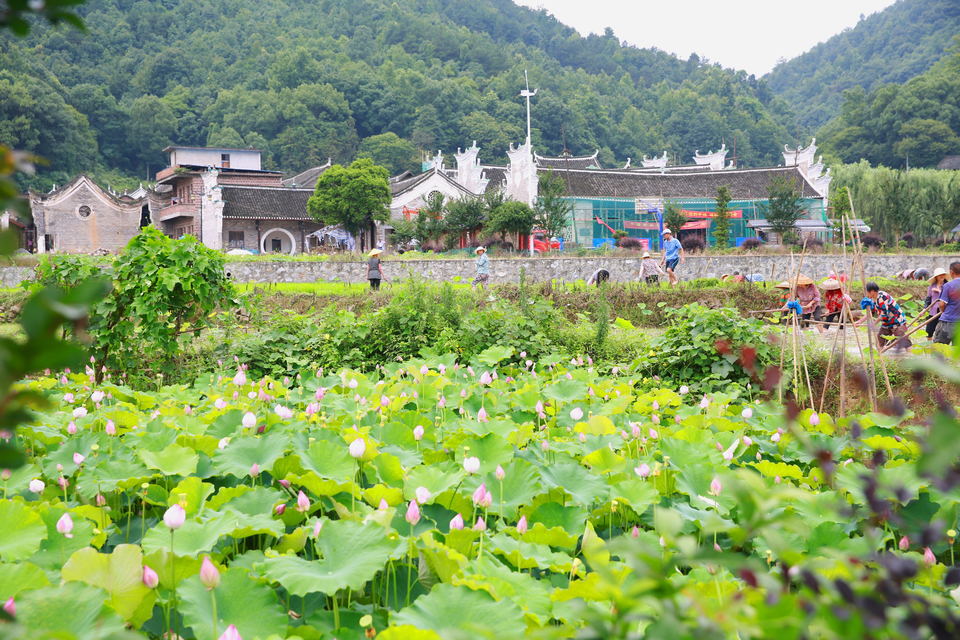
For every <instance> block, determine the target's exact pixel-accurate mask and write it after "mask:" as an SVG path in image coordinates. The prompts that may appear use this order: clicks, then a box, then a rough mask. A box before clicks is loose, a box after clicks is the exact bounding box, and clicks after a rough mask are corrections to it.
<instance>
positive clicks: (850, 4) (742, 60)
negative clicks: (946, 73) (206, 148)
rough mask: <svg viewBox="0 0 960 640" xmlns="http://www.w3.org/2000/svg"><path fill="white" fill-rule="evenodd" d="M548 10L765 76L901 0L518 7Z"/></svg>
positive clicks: (686, 0)
mask: <svg viewBox="0 0 960 640" xmlns="http://www.w3.org/2000/svg"><path fill="white" fill-rule="evenodd" d="M514 2H516V3H517V4H520V5H524V6H527V7H531V8H534V9H541V8H542V9H546V10H547V11H548V12H550V13H551V14H553V15H554V16H555V17H556V18H557V19H558V20H559V21H560V22H563V23H564V24H566V25H568V26H571V27H573V28H575V29H576V30H577V31H579V32H580V33H581V34H583V35H587V34H589V33H603V30H604V29H605V28H606V27H608V26H609V27H612V28H613V31H614V33H615V34H616V35H617V37H618V38H620V40H625V41H627V42H628V43H630V44H632V45H636V46H638V47H643V48H647V47H656V48H657V49H662V50H663V51H668V52H670V53H675V54H677V55H678V56H680V57H681V58H683V59H687V58H688V57H690V54H691V53H696V54H697V55H699V56H700V57H706V58H708V59H709V60H710V61H711V62H719V63H720V64H721V65H723V66H724V67H732V68H735V69H743V70H745V71H747V72H748V73H753V74H756V75H757V76H760V75H763V74H765V73H767V72H768V71H770V70H771V69H773V67H774V66H775V65H776V64H777V61H778V60H780V59H781V58H784V59H790V58H793V57H795V56H798V55H800V54H801V53H803V52H804V51H807V50H808V49H810V48H811V47H813V46H814V45H816V44H817V43H819V42H823V41H824V40H827V39H828V38H830V36H832V35H835V34H837V33H840V32H841V31H843V30H844V29H846V28H847V27H853V26H854V25H856V24H857V22H858V21H859V20H860V16H861V15H864V16H866V15H870V14H871V13H876V12H877V11H880V10H882V9H885V8H886V7H888V6H890V5H891V4H893V3H894V0H803V1H801V2H796V1H791V0H725V1H724V0H514Z"/></svg>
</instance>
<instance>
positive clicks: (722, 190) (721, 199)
mask: <svg viewBox="0 0 960 640" xmlns="http://www.w3.org/2000/svg"><path fill="white" fill-rule="evenodd" d="M730 200H732V198H731V196H730V187H728V186H727V185H721V186H719V187H717V217H716V223H715V224H714V227H713V240H714V242H715V243H716V245H717V248H718V249H726V248H727V247H729V246H730Z"/></svg>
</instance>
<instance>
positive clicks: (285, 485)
mask: <svg viewBox="0 0 960 640" xmlns="http://www.w3.org/2000/svg"><path fill="white" fill-rule="evenodd" d="M277 482H278V483H279V484H280V486H281V487H283V488H284V489H289V488H290V481H289V480H286V479H283V478H281V479H280V480H277Z"/></svg>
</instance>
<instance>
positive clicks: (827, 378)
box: [817, 323, 843, 413]
mask: <svg viewBox="0 0 960 640" xmlns="http://www.w3.org/2000/svg"><path fill="white" fill-rule="evenodd" d="M838 324H840V323H838ZM841 326H842V325H841ZM841 333H842V332H841V331H840V330H838V331H837V333H836V334H835V335H834V336H833V345H832V346H831V347H830V359H829V360H827V373H826V375H824V376H823V391H821V392H820V406H819V408H818V409H817V413H822V412H823V401H824V399H825V398H826V397H827V386H828V385H829V384H830V372H831V371H832V370H833V358H834V356H835V355H836V353H837V343H838V342H839V341H840V334H841ZM840 357H841V358H842V357H843V354H841V356H840Z"/></svg>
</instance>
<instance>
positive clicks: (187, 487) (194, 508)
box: [167, 476, 213, 515]
mask: <svg viewBox="0 0 960 640" xmlns="http://www.w3.org/2000/svg"><path fill="white" fill-rule="evenodd" d="M211 493H213V485H212V484H210V483H209V482H204V481H203V480H201V479H200V478H198V477H196V476H190V477H188V478H184V479H183V480H181V481H180V482H178V483H177V486H175V487H174V488H173V489H171V490H170V495H169V497H168V499H167V504H168V505H174V504H179V505H180V506H182V507H183V508H184V509H185V510H186V512H187V515H195V514H196V513H198V512H199V511H200V507H201V506H202V505H203V501H204V500H206V499H207V497H208V496H209V495H210V494H211Z"/></svg>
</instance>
